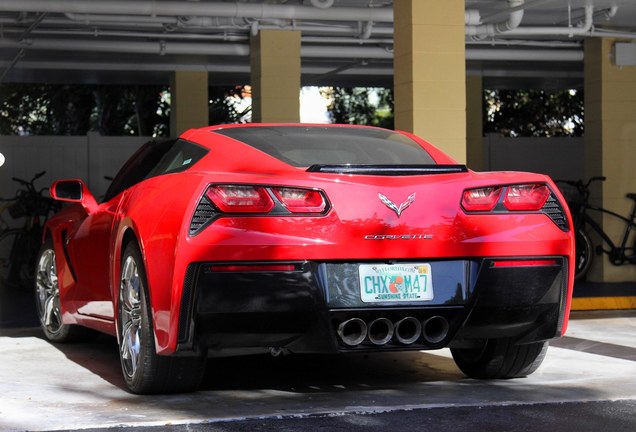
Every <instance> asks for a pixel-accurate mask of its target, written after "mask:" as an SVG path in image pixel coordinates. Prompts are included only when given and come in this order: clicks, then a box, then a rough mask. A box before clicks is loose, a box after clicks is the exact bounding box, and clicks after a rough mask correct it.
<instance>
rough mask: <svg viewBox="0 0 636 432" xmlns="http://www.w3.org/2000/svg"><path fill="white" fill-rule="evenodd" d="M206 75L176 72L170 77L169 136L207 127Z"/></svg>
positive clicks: (204, 73)
mask: <svg viewBox="0 0 636 432" xmlns="http://www.w3.org/2000/svg"><path fill="white" fill-rule="evenodd" d="M208 104H209V102H208V73H207V72H186V71H177V72H174V73H173V74H172V76H171V77H170V135H171V136H173V137H176V136H179V135H181V134H182V133H183V132H185V131H186V130H188V129H192V128H199V127H204V126H208Z"/></svg>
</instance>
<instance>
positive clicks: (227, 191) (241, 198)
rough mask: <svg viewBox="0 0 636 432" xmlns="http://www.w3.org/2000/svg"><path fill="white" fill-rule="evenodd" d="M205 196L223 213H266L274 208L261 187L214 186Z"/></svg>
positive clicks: (264, 189) (265, 190) (265, 191)
mask: <svg viewBox="0 0 636 432" xmlns="http://www.w3.org/2000/svg"><path fill="white" fill-rule="evenodd" d="M206 195H207V196H208V198H209V199H210V200H211V201H212V202H213V203H214V205H215V206H216V207H217V208H218V209H219V210H221V211H222V212H224V213H267V212H269V211H270V210H271V209H273V208H274V200H272V198H271V197H270V196H269V194H268V193H267V189H266V188H264V187H261V186H250V185H214V186H210V187H209V188H208V190H207V192H206Z"/></svg>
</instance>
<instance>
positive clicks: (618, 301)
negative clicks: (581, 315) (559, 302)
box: [572, 296, 636, 311]
mask: <svg viewBox="0 0 636 432" xmlns="http://www.w3.org/2000/svg"><path fill="white" fill-rule="evenodd" d="M615 309H636V297H634V296H629V297H628V296H622V297H574V298H573V299H572V310H573V311H584V310H615Z"/></svg>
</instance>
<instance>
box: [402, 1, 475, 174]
mask: <svg viewBox="0 0 636 432" xmlns="http://www.w3.org/2000/svg"><path fill="white" fill-rule="evenodd" d="M393 15H394V18H393V23H394V24H393V25H394V31H393V40H394V52H393V65H394V78H393V87H394V92H395V108H394V112H395V127H396V129H402V130H406V131H409V132H413V133H415V134H416V135H419V136H421V137H422V138H424V139H426V140H428V141H430V142H431V143H432V144H434V145H436V146H438V147H440V148H441V149H442V150H444V151H445V152H447V153H448V154H450V155H451V156H452V157H453V158H455V159H456V160H457V161H458V162H461V163H464V162H466V54H465V51H466V48H465V31H464V0H427V1H422V0H394V1H393Z"/></svg>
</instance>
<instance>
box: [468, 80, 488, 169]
mask: <svg viewBox="0 0 636 432" xmlns="http://www.w3.org/2000/svg"><path fill="white" fill-rule="evenodd" d="M483 105H484V92H483V85H482V77H481V76H478V75H469V76H467V77H466V164H467V165H468V167H469V168H470V169H472V170H475V171H483V170H484V169H485V167H486V165H485V160H484V154H485V153H484V123H483V114H482V111H483Z"/></svg>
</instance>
